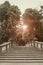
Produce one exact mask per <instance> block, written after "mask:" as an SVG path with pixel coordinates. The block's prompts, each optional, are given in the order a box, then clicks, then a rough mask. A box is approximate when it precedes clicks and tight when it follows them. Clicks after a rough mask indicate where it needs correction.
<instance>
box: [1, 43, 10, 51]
mask: <svg viewBox="0 0 43 65" xmlns="http://www.w3.org/2000/svg"><path fill="white" fill-rule="evenodd" d="M8 45H9V48H10V42H5V43H3V44H0V52H2V48H3V47H4V46H5V47H6V51H7V49H8Z"/></svg>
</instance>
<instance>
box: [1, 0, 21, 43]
mask: <svg viewBox="0 0 43 65" xmlns="http://www.w3.org/2000/svg"><path fill="white" fill-rule="evenodd" d="M20 14H21V12H20V10H19V8H18V6H15V5H10V3H9V2H8V1H5V3H3V4H1V5H0V22H1V32H0V35H1V33H2V34H3V35H1V40H2V41H3V42H5V41H6V40H7V41H8V39H9V38H10V37H11V38H12V39H14V38H15V37H16V36H15V34H16V25H17V24H18V22H19V20H20Z"/></svg>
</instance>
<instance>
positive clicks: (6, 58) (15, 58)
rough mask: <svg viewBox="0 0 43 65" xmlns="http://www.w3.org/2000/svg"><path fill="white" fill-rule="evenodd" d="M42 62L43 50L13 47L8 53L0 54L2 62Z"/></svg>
mask: <svg viewBox="0 0 43 65" xmlns="http://www.w3.org/2000/svg"><path fill="white" fill-rule="evenodd" d="M40 60H42V61H43V50H42V51H41V50H39V49H38V48H35V47H25V46H19V47H13V48H11V49H9V51H8V52H5V53H1V54H0V62H31V61H35V62H36V61H39V62H40ZM42 61H41V62H42Z"/></svg>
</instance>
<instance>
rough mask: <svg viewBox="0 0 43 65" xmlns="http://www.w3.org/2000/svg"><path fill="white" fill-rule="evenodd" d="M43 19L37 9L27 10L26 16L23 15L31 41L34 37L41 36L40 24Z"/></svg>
mask: <svg viewBox="0 0 43 65" xmlns="http://www.w3.org/2000/svg"><path fill="white" fill-rule="evenodd" d="M41 18H42V15H41V14H40V13H39V11H38V10H36V9H32V8H28V9H26V10H25V12H24V14H23V21H24V23H25V24H27V25H28V31H29V32H28V33H30V34H29V35H30V37H29V35H28V37H29V38H30V39H31V38H32V39H33V37H35V36H38V35H40V31H41V24H40V19H41Z"/></svg>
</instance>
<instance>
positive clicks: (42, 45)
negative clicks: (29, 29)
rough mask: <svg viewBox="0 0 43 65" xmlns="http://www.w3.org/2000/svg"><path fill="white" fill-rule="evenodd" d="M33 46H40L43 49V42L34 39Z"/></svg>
mask: <svg viewBox="0 0 43 65" xmlns="http://www.w3.org/2000/svg"><path fill="white" fill-rule="evenodd" d="M31 46H34V47H38V48H40V49H41V50H42V48H43V42H39V41H32V43H31Z"/></svg>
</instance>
